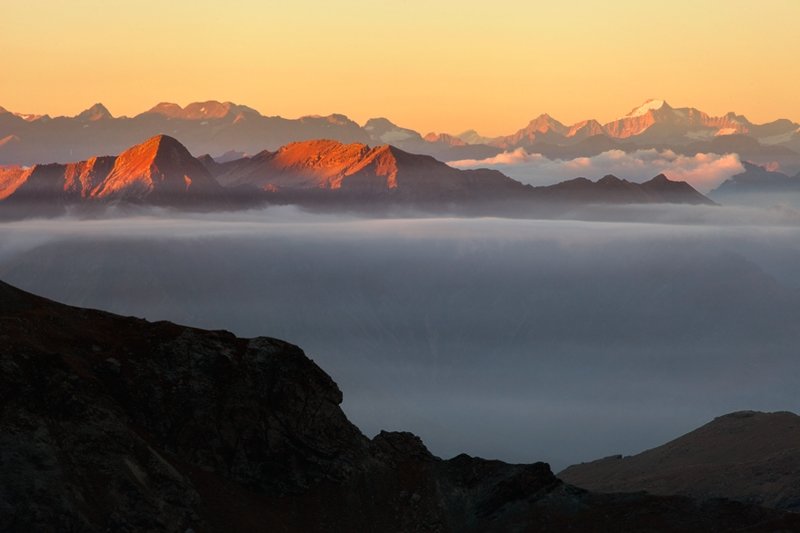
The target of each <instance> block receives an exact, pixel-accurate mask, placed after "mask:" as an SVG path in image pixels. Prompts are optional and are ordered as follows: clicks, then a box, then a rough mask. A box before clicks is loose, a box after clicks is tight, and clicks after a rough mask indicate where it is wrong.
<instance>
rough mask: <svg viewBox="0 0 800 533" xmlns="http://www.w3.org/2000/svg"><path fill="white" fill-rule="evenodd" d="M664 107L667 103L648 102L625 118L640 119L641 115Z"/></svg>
mask: <svg viewBox="0 0 800 533" xmlns="http://www.w3.org/2000/svg"><path fill="white" fill-rule="evenodd" d="M665 105H667V103H666V102H665V101H664V100H648V101H646V102H645V103H643V104H642V105H640V106H639V107H637V108H636V109H634V110H633V111H631V112H630V113H628V114H627V115H625V116H626V117H641V116H643V115H646V114H647V113H648V112H650V111H655V110H658V109H661V108H662V107H664V106H665Z"/></svg>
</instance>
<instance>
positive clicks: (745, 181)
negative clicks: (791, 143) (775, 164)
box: [709, 161, 800, 206]
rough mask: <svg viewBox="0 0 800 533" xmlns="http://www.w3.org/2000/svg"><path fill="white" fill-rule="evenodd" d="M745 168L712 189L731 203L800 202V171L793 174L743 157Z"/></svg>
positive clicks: (714, 195) (768, 203) (714, 194)
mask: <svg viewBox="0 0 800 533" xmlns="http://www.w3.org/2000/svg"><path fill="white" fill-rule="evenodd" d="M742 165H744V169H745V171H744V172H742V173H740V174H736V175H735V176H731V177H730V178H728V179H727V180H725V181H724V182H723V183H722V184H721V185H720V186H719V187H717V188H716V189H714V190H713V191H711V192H710V193H709V196H710V197H711V198H713V199H715V200H718V201H720V202H723V203H730V204H743V205H765V206H773V205H776V204H780V203H784V202H789V203H794V204H798V203H800V172H798V173H797V174H796V175H789V174H785V173H783V172H779V171H777V170H769V169H767V168H765V167H763V166H760V165H755V164H753V163H750V162H747V161H743V162H742Z"/></svg>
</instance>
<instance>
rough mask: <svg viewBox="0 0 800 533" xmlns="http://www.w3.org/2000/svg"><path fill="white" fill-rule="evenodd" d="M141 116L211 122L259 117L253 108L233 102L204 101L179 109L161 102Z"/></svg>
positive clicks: (175, 105)
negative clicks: (234, 117)
mask: <svg viewBox="0 0 800 533" xmlns="http://www.w3.org/2000/svg"><path fill="white" fill-rule="evenodd" d="M143 114H156V115H162V116H164V117H167V118H174V119H182V120H212V119H220V118H225V117H228V116H230V115H234V114H235V115H237V116H239V115H259V114H260V113H258V111H256V110H255V109H253V108H250V107H247V106H243V105H238V104H234V103H233V102H219V101H217V100H206V101H205V102H192V103H190V104H188V105H187V106H186V107H181V106H180V105H178V104H175V103H172V102H161V103H159V104H157V105H156V106H154V107H152V108H150V109H149V110H148V111H145V113H143Z"/></svg>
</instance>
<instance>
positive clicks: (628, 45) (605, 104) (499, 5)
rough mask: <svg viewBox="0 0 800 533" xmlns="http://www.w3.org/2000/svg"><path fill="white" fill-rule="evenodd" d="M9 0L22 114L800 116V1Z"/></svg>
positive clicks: (508, 121) (13, 81)
mask: <svg viewBox="0 0 800 533" xmlns="http://www.w3.org/2000/svg"><path fill="white" fill-rule="evenodd" d="M2 4H3V5H2V6H0V50H2V56H0V58H1V59H0V65H2V72H3V75H2V76H1V77H0V106H3V107H6V108H8V109H10V110H13V111H19V112H26V113H49V114H51V115H60V114H67V115H73V114H76V113H78V112H79V111H81V110H82V109H85V108H86V107H89V106H90V105H91V104H93V103H95V102H98V101H100V102H103V103H105V104H106V105H107V107H108V108H109V109H110V110H111V112H112V113H113V114H115V115H123V114H127V115H130V114H136V113H138V112H140V111H143V110H144V109H147V108H149V107H151V106H153V105H154V104H155V103H157V102H159V101H164V100H166V101H174V102H178V103H180V104H182V105H185V104H186V103H188V102H191V101H196V100H207V99H217V100H231V101H234V102H237V103H242V104H247V105H250V106H252V107H254V108H256V109H258V110H259V111H261V112H262V113H264V114H268V115H282V116H286V117H296V116H300V115H305V114H328V113H332V112H339V113H344V114H346V115H348V116H350V117H351V118H353V119H354V120H357V121H359V122H363V121H364V120H366V119H367V118H370V117H373V116H386V117H388V118H390V119H392V120H393V121H394V122H397V123H398V124H400V125H403V126H407V127H411V128H414V129H417V130H420V131H422V132H423V133H425V132H428V131H431V130H436V131H449V132H460V131H462V130H465V129H468V128H476V129H478V131H480V132H481V133H483V134H487V135H494V134H502V133H509V132H511V131H514V130H516V129H518V128H520V127H522V126H524V125H525V123H527V121H528V120H529V119H530V118H533V117H534V116H536V115H538V114H540V113H543V112H548V113H550V114H551V115H553V116H555V117H556V118H558V119H560V120H562V121H563V122H567V123H569V122H573V121H577V120H580V119H584V118H592V117H594V118H597V119H598V120H600V121H607V120H611V119H613V118H616V117H618V116H620V115H622V114H624V113H626V112H628V111H629V110H630V109H631V108H632V107H634V106H637V105H638V104H640V103H641V102H642V101H644V100H646V99H648V98H663V99H666V100H667V101H668V102H670V104H672V105H673V106H688V105H691V106H695V107H698V108H700V109H703V110H704V111H707V112H709V113H712V114H722V113H725V112H727V111H731V110H734V111H737V112H739V113H742V114H745V115H747V116H748V117H749V118H751V120H754V121H757V122H763V121H768V120H773V119H775V118H779V117H786V118H791V119H793V120H800V97H798V92H797V91H798V89H797V88H798V86H800V61H798V58H799V57H800V32H798V30H797V25H798V23H800V1H798V0H758V1H756V0H719V1H717V0H693V1H688V0H672V1H648V2H643V1H641V0H638V1H628V0H615V1H613V2H610V1H608V0H604V1H600V0H560V1H559V2H544V1H542V2H538V1H532V0H527V1H521V0H494V1H491V2H489V1H486V0H484V1H474V0H425V1H423V0H406V1H404V2H375V1H374V0H371V1H367V0H344V1H335V0H328V1H324V2H323V1H320V0H293V1H292V2H287V1H285V0H281V1H264V0H260V1H256V0H226V1H225V2H220V1H217V2H212V1H203V0H193V1H187V0H173V1H171V2H163V1H160V0H159V1H155V0H138V1H137V2H121V1H114V0H103V1H100V0H71V1H65V0H28V1H26V2H22V1H15V0H12V1H10V2H6V1H4V2H3V3H2ZM9 4H11V5H9Z"/></svg>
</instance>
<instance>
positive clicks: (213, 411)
mask: <svg viewBox="0 0 800 533" xmlns="http://www.w3.org/2000/svg"><path fill="white" fill-rule="evenodd" d="M0 321H1V322H2V324H3V328H2V330H0V338H1V339H2V342H0V401H1V402H2V410H0V458H2V459H3V460H2V461H0V479H2V480H3V482H2V483H0V530H2V531H8V532H23V531H86V532H95V531H97V532H99V531H142V532H156V531H198V532H212V531H226V532H237V531H287V532H291V531H311V532H315V531H328V532H338V531H387V532H394V531H397V532H400V531H436V532H451V531H453V532H455V531H497V532H500V531H564V530H570V529H571V530H575V531H643V530H647V531H701V530H702V531H730V530H748V531H791V530H796V529H798V528H800V516H798V515H797V514H795V513H788V512H785V511H782V510H778V509H770V508H765V507H760V506H757V505H754V504H748V503H740V502H733V501H727V500H719V499H703V498H698V499H692V498H689V497H686V496H654V495H648V494H644V493H641V492H640V493H629V494H599V493H593V492H589V491H586V490H584V489H581V488H577V487H575V486H573V485H568V484H566V483H564V482H563V481H561V480H559V479H558V478H557V477H556V476H554V475H553V473H552V472H551V471H550V468H549V466H548V465H547V464H545V463H533V464H507V463H503V462H501V461H496V460H486V459H481V458H478V457H471V456H468V455H465V454H461V455H458V456H456V457H453V458H452V459H448V460H443V459H440V458H438V457H435V456H434V455H432V454H431V453H430V452H429V451H428V449H427V448H426V447H425V445H424V444H423V443H422V441H421V440H420V439H419V438H418V437H416V436H414V435H412V434H410V433H404V432H386V431H382V432H380V433H378V434H377V435H376V436H375V437H373V438H371V439H370V438H367V437H366V436H364V435H363V434H362V433H361V432H360V431H359V430H358V428H356V426H354V425H353V424H352V423H350V421H349V420H348V419H347V417H346V416H345V414H344V413H343V412H342V410H341V408H340V404H341V403H342V398H343V395H342V392H341V391H340V390H339V388H338V386H337V385H336V383H334V381H333V380H332V379H331V378H330V377H329V376H328V375H327V374H326V373H325V372H324V371H323V370H322V369H320V368H319V367H318V366H317V365H316V364H315V363H314V362H313V361H311V360H310V359H308V357H306V355H305V354H304V353H303V351H302V350H301V349H300V348H298V347H296V346H293V345H291V344H288V343H286V342H283V341H280V340H277V339H271V338H266V337H258V338H253V339H243V338H237V337H235V336H234V335H233V334H231V333H229V332H226V331H205V330H200V329H194V328H189V327H183V326H179V325H176V324H172V323H170V322H163V321H162V322H154V323H151V322H147V321H145V320H142V319H137V318H132V317H128V318H125V317H121V316H116V315H112V314H110V313H105V312H102V311H96V310H89V309H80V308H74V307H68V306H65V305H61V304H57V303H55V302H52V301H49V300H46V299H44V298H40V297H37V296H34V295H31V294H29V293H25V292H23V291H20V290H18V289H15V288H13V287H11V286H9V285H6V284H4V283H2V282H0Z"/></svg>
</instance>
